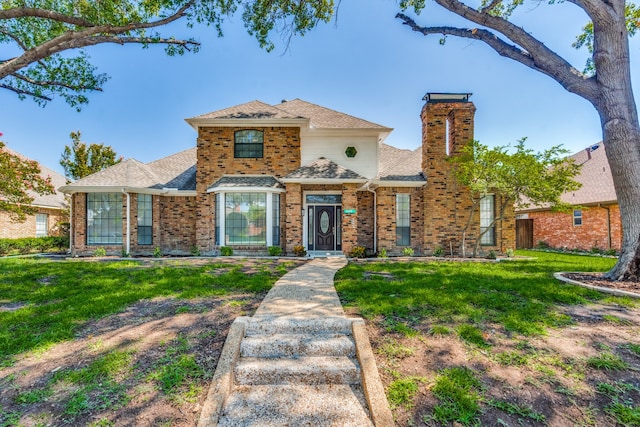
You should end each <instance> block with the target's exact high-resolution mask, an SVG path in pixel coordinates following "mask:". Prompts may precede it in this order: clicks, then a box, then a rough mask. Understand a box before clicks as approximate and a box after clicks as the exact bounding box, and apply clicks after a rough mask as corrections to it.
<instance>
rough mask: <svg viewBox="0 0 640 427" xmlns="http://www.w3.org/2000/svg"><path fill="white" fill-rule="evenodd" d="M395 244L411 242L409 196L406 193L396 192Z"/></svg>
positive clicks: (402, 244) (403, 244)
mask: <svg viewBox="0 0 640 427" xmlns="http://www.w3.org/2000/svg"><path fill="white" fill-rule="evenodd" d="M396 244H397V245H398V246H409V245H410V244H411V197H410V196H409V195H408V194H396Z"/></svg>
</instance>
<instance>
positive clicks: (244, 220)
mask: <svg viewBox="0 0 640 427" xmlns="http://www.w3.org/2000/svg"><path fill="white" fill-rule="evenodd" d="M266 209H267V195H266V193H226V194H225V241H226V244H227V245H243V246H244V245H265V244H266V243H267V239H266V236H267V235H266V224H267V211H266Z"/></svg>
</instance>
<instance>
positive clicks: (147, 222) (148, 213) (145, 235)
mask: <svg viewBox="0 0 640 427" xmlns="http://www.w3.org/2000/svg"><path fill="white" fill-rule="evenodd" d="M152 200H153V197H152V196H151V194H138V244H139V245H150V244H152V243H153V230H152V224H153V202H152Z"/></svg>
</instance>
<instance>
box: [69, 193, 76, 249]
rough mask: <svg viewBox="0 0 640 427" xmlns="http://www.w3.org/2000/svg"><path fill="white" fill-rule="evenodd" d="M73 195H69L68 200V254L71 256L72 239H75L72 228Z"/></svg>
mask: <svg viewBox="0 0 640 427" xmlns="http://www.w3.org/2000/svg"><path fill="white" fill-rule="evenodd" d="M73 196H75V194H72V195H71V200H70V202H69V254H70V255H71V256H73V241H74V240H75V239H74V237H75V233H74V230H73Z"/></svg>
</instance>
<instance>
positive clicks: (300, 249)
mask: <svg viewBox="0 0 640 427" xmlns="http://www.w3.org/2000/svg"><path fill="white" fill-rule="evenodd" d="M293 254H294V255H295V256H305V255H307V250H306V249H305V248H304V246H302V245H296V246H294V247H293Z"/></svg>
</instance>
